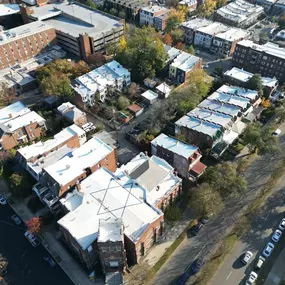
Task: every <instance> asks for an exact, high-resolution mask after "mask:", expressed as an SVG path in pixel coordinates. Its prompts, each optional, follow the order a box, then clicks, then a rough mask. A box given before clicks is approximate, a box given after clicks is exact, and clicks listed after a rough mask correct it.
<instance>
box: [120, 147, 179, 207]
mask: <svg viewBox="0 0 285 285" xmlns="http://www.w3.org/2000/svg"><path fill="white" fill-rule="evenodd" d="M115 174H116V175H117V177H119V178H120V177H121V176H125V175H126V176H128V177H129V178H130V179H132V180H133V181H134V182H135V183H137V184H138V185H139V186H140V187H141V189H142V190H143V191H142V192H141V194H140V197H141V198H142V199H143V200H144V201H146V202H147V203H148V204H150V205H152V206H154V207H156V208H157V209H161V210H162V211H164V210H165V208H166V207H167V206H168V205H169V204H170V203H172V202H173V201H174V200H175V199H176V198H177V197H178V196H179V195H180V194H181V192H182V179H181V178H179V177H178V176H177V174H176V172H175V170H174V168H173V167H172V166H171V165H170V164H168V163H167V161H166V160H164V159H162V158H159V157H158V156H156V155H152V156H151V157H149V156H148V155H147V154H144V153H140V154H138V155H137V156H135V157H134V158H133V159H132V160H131V161H129V162H128V163H127V164H126V165H122V166H121V167H120V168H119V169H117V171H116V173H115Z"/></svg>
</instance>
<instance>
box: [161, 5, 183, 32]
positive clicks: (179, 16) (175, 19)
mask: <svg viewBox="0 0 285 285" xmlns="http://www.w3.org/2000/svg"><path fill="white" fill-rule="evenodd" d="M184 20H185V12H184V11H183V10H176V9H171V10H170V12H169V16H168V17H167V19H166V27H165V31H166V32H171V31H173V30H175V29H177V28H178V27H179V24H181V23H182V22H183V21H184Z"/></svg>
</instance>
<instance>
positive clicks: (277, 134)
mask: <svg viewBox="0 0 285 285" xmlns="http://www.w3.org/2000/svg"><path fill="white" fill-rule="evenodd" d="M280 134H281V130H280V129H277V130H275V131H274V132H273V133H272V135H273V136H274V137H278V136H279V135H280Z"/></svg>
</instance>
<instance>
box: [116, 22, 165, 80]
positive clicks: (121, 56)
mask: <svg viewBox="0 0 285 285" xmlns="http://www.w3.org/2000/svg"><path fill="white" fill-rule="evenodd" d="M167 57H168V55H167V53H166V51H165V48H164V45H163V43H162V41H161V39H160V38H159V37H158V35H157V33H156V31H155V29H154V28H151V27H143V28H142V29H135V30H134V32H133V33H132V35H131V36H130V37H129V38H128V40H127V44H126V47H125V48H124V49H121V48H119V50H118V53H117V55H116V59H117V60H118V61H119V62H120V63H121V64H122V65H123V66H125V67H126V68H128V69H130V71H131V74H132V78H133V80H134V81H142V80H144V79H145V78H147V77H154V76H155V74H156V72H157V71H161V70H162V69H163V68H164V67H165V65H166V60H167Z"/></svg>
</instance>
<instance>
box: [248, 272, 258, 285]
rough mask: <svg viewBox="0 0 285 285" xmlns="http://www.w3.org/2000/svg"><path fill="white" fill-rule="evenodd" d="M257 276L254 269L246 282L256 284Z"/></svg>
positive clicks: (249, 284)
mask: <svg viewBox="0 0 285 285" xmlns="http://www.w3.org/2000/svg"><path fill="white" fill-rule="evenodd" d="M257 277H258V275H257V273H255V272H254V271H251V272H250V274H249V276H248V278H247V279H246V282H245V284H246V285H252V284H254V282H255V281H256V279H257Z"/></svg>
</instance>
